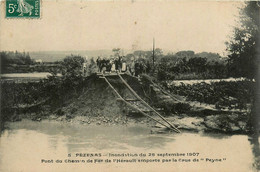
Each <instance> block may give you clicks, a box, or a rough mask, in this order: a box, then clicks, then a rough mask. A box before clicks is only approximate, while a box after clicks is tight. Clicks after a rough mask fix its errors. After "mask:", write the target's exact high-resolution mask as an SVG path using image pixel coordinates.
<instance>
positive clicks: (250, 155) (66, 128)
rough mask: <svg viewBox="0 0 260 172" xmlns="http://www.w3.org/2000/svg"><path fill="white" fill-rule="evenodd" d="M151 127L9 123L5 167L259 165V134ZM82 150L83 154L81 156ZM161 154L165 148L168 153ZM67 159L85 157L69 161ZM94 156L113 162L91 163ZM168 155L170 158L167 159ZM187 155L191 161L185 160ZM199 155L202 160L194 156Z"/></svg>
mask: <svg viewBox="0 0 260 172" xmlns="http://www.w3.org/2000/svg"><path fill="white" fill-rule="evenodd" d="M150 130H151V128H149V127H147V126H145V124H136V125H131V126H96V125H83V124H78V125H75V124H71V123H61V122H57V121H47V120H46V121H42V122H34V121H30V120H23V121H20V122H13V123H8V128H7V129H6V130H4V132H3V133H2V135H1V137H0V171H1V172H2V171H3V172H9V171H10V172H16V171H24V172H30V171H31V172H35V171H37V172H39V171H55V172H56V171H62V172H63V171H72V170H73V171H101V169H102V171H111V169H112V168H113V171H158V170H160V171H216V172H217V171H222V172H223V171H236V172H240V171H241V172H248V171H257V170H256V166H255V165H256V163H257V162H258V160H259V159H257V157H258V156H259V138H257V139H253V140H252V139H250V138H249V137H248V136H246V135H224V134H212V133H211V134H205V133H204V134H203V133H190V132H183V133H181V134H176V133H163V134H151V132H150ZM79 153H81V155H80V156H83V155H84V157H76V154H77V155H79ZM122 153H125V154H127V153H129V154H128V157H111V156H110V155H112V154H120V155H121V154H122ZM141 153H142V156H141ZM149 153H151V154H150V156H149ZM166 153H168V155H166ZM177 153H178V154H182V153H183V154H185V156H177V155H176V154H177ZM187 153H194V154H193V155H191V156H188V155H187ZM197 153H198V154H197ZM68 154H70V155H71V157H70V155H68ZM91 154H92V155H93V156H94V157H90V155H91ZM95 154H96V155H95ZM100 154H101V157H99V156H100ZM159 154H164V155H165V156H164V158H162V157H161V156H159ZM136 155H137V157H136ZM144 155H146V157H143V156H144ZM170 155H171V156H170ZM109 156H110V157H109ZM258 158H259V157H258ZM68 159H69V160H84V162H81V163H75V162H74V163H71V162H70V163H69V162H68ZM94 159H103V160H104V161H105V159H110V160H111V161H112V162H111V163H108V162H100V163H97V162H96V163H94V162H93V163H89V162H90V161H91V160H93V161H94ZM114 159H124V160H126V159H129V160H130V159H148V160H150V159H159V160H160V162H154V163H150V162H136V163H133V162H122V163H117V162H113V161H116V160H114ZM163 159H165V161H166V159H168V161H170V162H164V163H163V162H162V160H163ZM174 159H175V160H176V161H177V162H175V161H174ZM180 159H182V160H180ZM187 159H190V160H191V162H181V161H188V160H187ZM194 159H198V160H199V162H193V160H194ZM202 159H203V160H202ZM209 159H218V160H220V161H217V162H216V161H215V162H212V161H209ZM47 160H49V163H47ZM52 160H53V162H52ZM56 160H62V163H56V162H55V161H56ZM87 161H89V162H87ZM122 168H123V170H122Z"/></svg>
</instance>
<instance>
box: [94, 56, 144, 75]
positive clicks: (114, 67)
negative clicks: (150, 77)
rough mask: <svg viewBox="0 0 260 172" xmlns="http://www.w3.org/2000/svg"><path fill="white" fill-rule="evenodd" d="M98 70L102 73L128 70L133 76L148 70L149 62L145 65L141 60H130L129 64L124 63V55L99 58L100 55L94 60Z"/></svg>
mask: <svg viewBox="0 0 260 172" xmlns="http://www.w3.org/2000/svg"><path fill="white" fill-rule="evenodd" d="M96 63H97V66H98V70H99V72H102V73H105V72H107V73H111V72H120V73H121V72H130V74H131V75H133V76H138V75H140V74H142V73H146V72H149V71H148V70H149V64H148V65H146V64H145V63H144V62H143V61H136V60H132V61H131V63H130V64H126V60H125V57H124V56H119V57H116V58H110V59H106V58H103V59H101V58H100V57H98V58H97V60H96Z"/></svg>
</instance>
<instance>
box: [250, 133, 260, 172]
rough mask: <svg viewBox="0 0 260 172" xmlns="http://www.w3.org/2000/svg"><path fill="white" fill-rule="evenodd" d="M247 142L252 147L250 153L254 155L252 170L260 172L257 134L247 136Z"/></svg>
mask: <svg viewBox="0 0 260 172" xmlns="http://www.w3.org/2000/svg"><path fill="white" fill-rule="evenodd" d="M248 140H249V142H250V144H251V146H252V153H253V155H254V162H253V164H252V166H253V168H254V169H256V170H259V171H260V145H259V134H258V133H257V134H253V135H251V136H248Z"/></svg>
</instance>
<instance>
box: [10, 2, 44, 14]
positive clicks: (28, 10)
mask: <svg viewBox="0 0 260 172" xmlns="http://www.w3.org/2000/svg"><path fill="white" fill-rule="evenodd" d="M40 3H41V2H40V0H6V18H40Z"/></svg>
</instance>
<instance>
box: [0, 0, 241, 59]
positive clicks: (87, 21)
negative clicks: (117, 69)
mask: <svg viewBox="0 0 260 172" xmlns="http://www.w3.org/2000/svg"><path fill="white" fill-rule="evenodd" d="M239 6H241V2H234V1H233V2H232V1H229V2H225V1H196V2H194V1H171V2H170V1H149V2H147V1H135V2H131V1H124V2H117V1H106V2H97V1H96V2H95V1H85V0H81V1H79V0H70V1H68V0H66V1H64V0H63V1H61V0H57V1H45V0H43V1H42V4H41V7H42V12H41V18H40V19H33V20H28V19H5V14H4V11H5V10H1V14H0V15H1V16H0V50H2V51H3V50H4V51H10V50H11V51H14V50H18V51H69V50H98V49H112V48H115V47H119V48H122V49H128V50H138V49H142V50H150V49H152V44H153V38H155V44H156V47H158V48H162V49H163V50H167V51H172V52H176V51H181V50H193V51H195V52H202V51H207V52H216V53H219V54H220V55H222V54H223V52H225V48H226V46H225V41H227V40H228V39H229V37H228V36H229V35H230V34H231V33H232V27H233V26H234V25H235V21H236V20H237V17H238V7H239ZM1 9H4V3H3V2H2V3H1Z"/></svg>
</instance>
